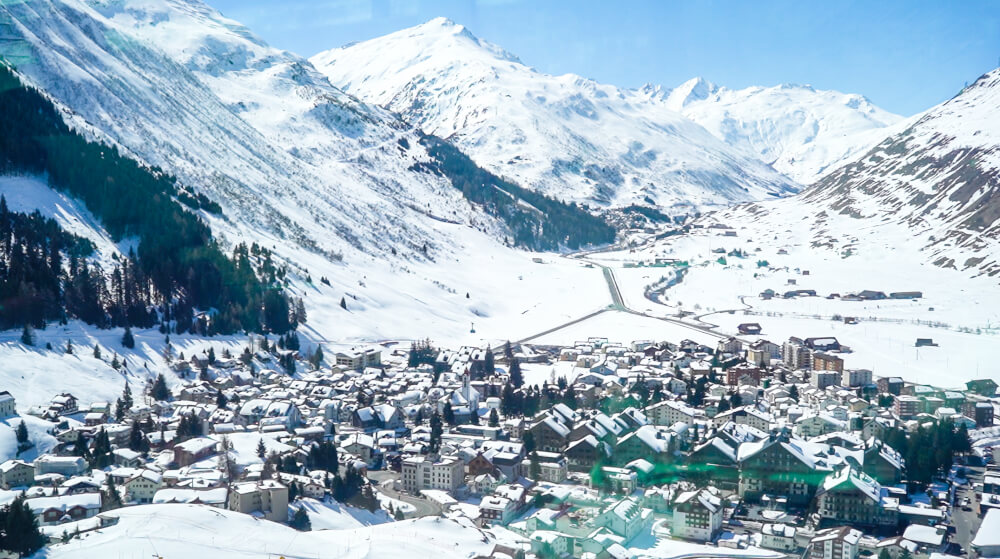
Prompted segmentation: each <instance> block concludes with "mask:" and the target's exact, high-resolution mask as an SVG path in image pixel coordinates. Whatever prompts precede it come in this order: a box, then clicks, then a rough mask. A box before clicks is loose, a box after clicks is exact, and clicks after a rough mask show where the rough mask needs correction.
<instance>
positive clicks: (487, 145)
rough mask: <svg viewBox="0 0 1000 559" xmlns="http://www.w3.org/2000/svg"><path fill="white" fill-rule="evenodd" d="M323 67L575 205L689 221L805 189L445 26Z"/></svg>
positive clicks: (481, 159)
mask: <svg viewBox="0 0 1000 559" xmlns="http://www.w3.org/2000/svg"><path fill="white" fill-rule="evenodd" d="M311 60H312V62H313V63H314V64H315V65H316V67H317V68H318V69H319V70H320V71H322V72H323V73H325V74H326V75H327V76H328V77H329V78H330V79H331V81H332V82H333V83H334V84H335V85H337V86H339V87H341V88H342V89H344V90H345V91H348V92H350V93H352V94H355V95H357V96H358V97H359V98H361V99H363V100H365V101H368V102H371V103H376V104H378V105H381V106H383V107H386V108H388V109H390V110H392V111H395V112H397V113H399V114H400V115H401V116H402V117H403V119H404V120H406V121H407V122H409V123H411V124H413V125H414V126H416V127H418V128H421V129H422V130H424V131H425V132H427V133H429V134H433V135H436V136H440V137H443V138H445V139H448V140H451V141H452V142H453V143H455V144H456V145H457V146H459V147H460V148H462V149H463V150H464V151H466V152H467V153H468V154H469V155H470V157H472V159H473V160H475V161H476V162H477V163H479V164H480V165H482V166H484V167H486V168H487V169H490V170H491V171H493V172H495V173H497V174H499V175H501V176H506V177H511V178H513V179H514V180H515V181H516V182H518V183H520V184H522V185H524V186H527V187H530V188H533V189H536V190H538V191H540V192H544V193H547V194H550V195H553V196H556V197H558V198H560V199H563V200H573V201H577V202H583V203H589V204H596V205H599V206H603V207H614V206H622V205H628V204H632V203H646V204H650V203H652V204H656V205H658V206H661V207H662V208H661V209H664V210H665V211H668V212H673V213H677V212H682V211H687V210H690V209H691V208H702V207H706V206H713V205H720V204H727V203H731V202H734V201H746V200H753V199H761V198H766V197H769V196H770V195H781V194H788V193H791V192H793V191H794V190H795V189H796V188H797V186H796V185H795V184H794V183H793V182H792V181H790V180H788V179H787V178H785V177H783V176H781V175H780V174H778V173H776V172H775V171H774V170H773V169H771V168H770V167H768V166H767V165H765V164H762V163H760V161H758V160H756V158H754V157H751V156H748V155H746V154H744V153H742V152H740V151H738V150H734V149H733V148H731V147H729V146H727V145H726V144H725V143H723V142H722V141H720V140H719V139H717V138H715V137H713V136H712V135H711V134H709V133H708V132H707V131H706V130H704V129H703V128H701V127H700V126H698V125H696V124H694V123H693V122H691V121H690V120H687V119H685V118H684V117H682V116H681V115H679V114H677V113H675V112H673V111H671V110H669V109H668V108H667V107H666V106H665V105H664V104H663V103H662V102H659V101H656V100H653V99H651V98H650V97H649V96H648V95H645V94H643V93H641V92H636V91H630V90H624V89H619V88H616V87H613V86H609V85H603V84H599V83H595V82H593V81H591V80H587V79H584V78H581V77H579V76H574V75H571V74H567V75H563V76H550V75H546V74H542V73H540V72H537V71H535V70H534V69H532V68H530V67H529V66H526V65H525V64H523V63H522V62H521V61H520V60H518V59H517V57H515V56H514V55H512V54H510V53H508V52H505V51H504V50H502V49H500V48H499V47H497V46H494V45H491V44H489V43H487V42H485V41H482V40H480V39H478V38H476V37H475V36H473V35H472V34H471V33H470V32H469V31H468V30H467V29H465V28H464V27H462V26H461V25H457V24H455V23H453V22H451V21H449V20H447V19H444V18H438V19H434V20H431V21H430V22H428V23H425V24H423V25H419V26H417V27H413V28H411V29H405V30H402V31H399V32H396V33H392V34H390V35H386V36H384V37H380V38H376V39H372V40H370V41H365V42H363V43H358V44H354V45H349V46H346V47H343V48H337V49H333V50H330V51H327V52H323V53H320V54H318V55H316V56H315V57H313V58H312V59H311Z"/></svg>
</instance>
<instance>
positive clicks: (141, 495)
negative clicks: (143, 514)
mask: <svg viewBox="0 0 1000 559" xmlns="http://www.w3.org/2000/svg"><path fill="white" fill-rule="evenodd" d="M161 485H163V475H162V474H160V473H159V472H154V471H152V470H142V471H140V472H139V473H138V474H136V475H135V476H133V477H131V478H129V479H128V480H127V481H125V483H123V484H122V490H123V491H124V497H125V500H126V501H128V502H130V503H138V504H147V503H152V502H153V497H155V496H156V492H157V491H159V489H160V486H161Z"/></svg>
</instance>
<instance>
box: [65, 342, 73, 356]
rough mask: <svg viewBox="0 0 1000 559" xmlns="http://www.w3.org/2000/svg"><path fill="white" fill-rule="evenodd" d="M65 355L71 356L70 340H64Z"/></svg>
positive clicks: (71, 346)
mask: <svg viewBox="0 0 1000 559" xmlns="http://www.w3.org/2000/svg"><path fill="white" fill-rule="evenodd" d="M66 353H67V354H68V355H72V354H73V342H71V341H70V340H66Z"/></svg>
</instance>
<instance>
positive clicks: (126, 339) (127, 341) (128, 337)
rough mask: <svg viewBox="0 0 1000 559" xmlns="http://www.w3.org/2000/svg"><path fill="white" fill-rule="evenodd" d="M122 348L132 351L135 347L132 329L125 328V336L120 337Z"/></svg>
mask: <svg viewBox="0 0 1000 559" xmlns="http://www.w3.org/2000/svg"><path fill="white" fill-rule="evenodd" d="M122 347H127V348H129V349H132V348H134V347H135V337H133V336H132V328H130V327H128V326H126V327H125V334H123V335H122Z"/></svg>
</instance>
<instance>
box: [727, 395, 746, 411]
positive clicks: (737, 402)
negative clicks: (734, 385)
mask: <svg viewBox="0 0 1000 559" xmlns="http://www.w3.org/2000/svg"><path fill="white" fill-rule="evenodd" d="M729 404H730V405H731V406H732V407H734V408H738V407H740V406H742V405H743V396H740V393H739V392H736V393H734V394H733V395H732V396H730V397H729Z"/></svg>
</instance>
